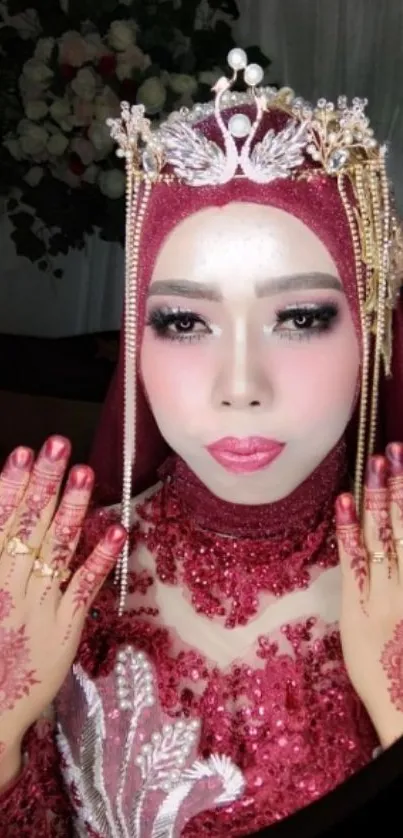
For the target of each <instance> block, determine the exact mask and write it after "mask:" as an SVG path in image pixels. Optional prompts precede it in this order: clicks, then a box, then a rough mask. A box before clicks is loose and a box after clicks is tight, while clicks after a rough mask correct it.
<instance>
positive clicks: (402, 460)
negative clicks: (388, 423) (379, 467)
mask: <svg viewBox="0 0 403 838" xmlns="http://www.w3.org/2000/svg"><path fill="white" fill-rule="evenodd" d="M386 456H387V460H388V465H389V471H390V474H391V475H392V477H400V476H403V444H402V443H401V442H391V443H390V444H389V445H388V447H387V449H386Z"/></svg>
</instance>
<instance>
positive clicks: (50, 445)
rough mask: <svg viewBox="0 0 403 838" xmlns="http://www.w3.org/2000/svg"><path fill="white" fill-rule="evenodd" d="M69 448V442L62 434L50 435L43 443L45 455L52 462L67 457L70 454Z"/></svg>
mask: <svg viewBox="0 0 403 838" xmlns="http://www.w3.org/2000/svg"><path fill="white" fill-rule="evenodd" d="M70 449H71V445H70V442H69V440H68V439H66V437H64V436H50V437H49V439H47V440H46V442H45V445H44V453H45V456H46V457H47V459H48V460H50V461H51V462H52V463H57V462H59V461H60V460H64V459H67V457H68V456H69V454H70Z"/></svg>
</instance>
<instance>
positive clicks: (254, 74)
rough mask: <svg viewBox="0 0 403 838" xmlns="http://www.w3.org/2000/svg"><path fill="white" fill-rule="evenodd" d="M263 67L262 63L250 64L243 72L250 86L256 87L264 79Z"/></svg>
mask: <svg viewBox="0 0 403 838" xmlns="http://www.w3.org/2000/svg"><path fill="white" fill-rule="evenodd" d="M263 76H264V72H263V68H262V67H261V66H260V64H248V66H247V67H246V69H245V72H244V74H243V77H244V79H245V82H246V84H248V85H249V86H250V87H256V85H258V84H260V82H261V81H263Z"/></svg>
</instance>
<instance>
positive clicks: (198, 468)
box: [141, 203, 359, 504]
mask: <svg viewBox="0 0 403 838" xmlns="http://www.w3.org/2000/svg"><path fill="white" fill-rule="evenodd" d="M358 371H359V346H358V340H357V336H356V333H355V330H354V326H353V322H352V318H351V315H350V312H349V308H348V304H347V299H346V297H345V295H344V292H343V287H342V284H341V280H340V277H339V275H338V271H337V268H336V266H335V264H334V262H333V260H332V258H331V256H330V254H329V252H328V251H327V250H326V248H325V246H324V245H323V244H322V242H321V241H320V240H319V239H318V238H317V237H316V236H315V235H314V233H312V232H311V230H310V229H309V228H308V227H306V226H305V225H304V224H303V223H302V222H301V221H299V220H298V219H296V218H295V217H294V216H292V215H289V214H288V213H285V212H283V211H282V210H278V209H275V208H273V207H266V206H260V205H257V204H252V203H232V204H228V205H226V206H225V207H222V208H209V209H206V210H202V211H200V212H197V213H195V214H194V215H192V216H190V217H189V218H187V219H186V220H185V221H183V222H181V223H180V224H178V225H177V227H175V229H174V230H173V231H172V232H171V234H170V235H169V236H168V237H167V239H166V240H165V242H164V244H163V245H162V247H161V250H160V252H159V254H158V257H157V261H156V264H155V268H154V271H153V275H152V278H151V281H150V286H149V290H148V300H147V316H146V327H145V330H144V338H143V343H142V349H141V372H142V377H143V381H144V386H145V389H146V392H147V395H148V399H149V402H150V405H151V409H152V411H153V414H154V417H155V419H156V422H157V424H158V426H159V429H160V432H161V434H162V436H163V437H164V438H165V440H166V441H167V442H168V444H169V445H170V447H171V448H172V449H173V450H174V451H176V452H177V453H178V454H179V455H180V456H181V457H182V458H183V459H184V460H185V462H186V463H187V464H188V466H189V467H190V469H191V470H192V471H193V472H194V473H195V474H196V475H197V476H198V477H199V478H200V479H201V480H202V482H203V483H204V484H205V485H206V486H207V487H208V488H209V489H210V490H211V492H213V493H214V494H215V495H217V496H218V497H219V498H222V499H224V500H227V501H232V502H234V503H242V504H248V503H251V504H261V503H271V502H274V501H276V500H279V499H281V498H284V497H286V496H287V495H288V494H290V493H291V492H292V491H293V490H294V489H296V488H297V486H299V485H300V484H301V483H302V482H303V481H304V480H305V479H306V478H307V477H308V476H309V475H310V474H311V473H312V471H314V469H315V468H316V467H317V466H318V465H319V464H320V463H321V461H322V460H323V459H324V458H325V456H326V455H327V454H328V453H329V452H330V451H331V449H332V448H333V447H334V446H335V444H336V443H337V442H338V441H339V439H340V437H341V436H342V435H343V432H344V430H345V428H346V425H347V423H348V421H349V419H350V417H351V414H352V409H353V404H354V401H355V394H356V388H357V380H358Z"/></svg>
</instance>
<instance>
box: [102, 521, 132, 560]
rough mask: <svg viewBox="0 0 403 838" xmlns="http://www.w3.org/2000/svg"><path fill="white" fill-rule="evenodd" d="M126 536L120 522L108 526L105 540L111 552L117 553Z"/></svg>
mask: <svg viewBox="0 0 403 838" xmlns="http://www.w3.org/2000/svg"><path fill="white" fill-rule="evenodd" d="M126 538H127V534H126V530H125V529H124V528H123V527H121V526H120V524H114V525H113V526H112V527H109V529H108V531H107V533H106V535H105V541H106V543H107V545H108V547H110V549H111V552H112V553H113V554H115V553H119V552H120V550H121V549H122V547H123V545H124V543H125V541H126Z"/></svg>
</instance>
